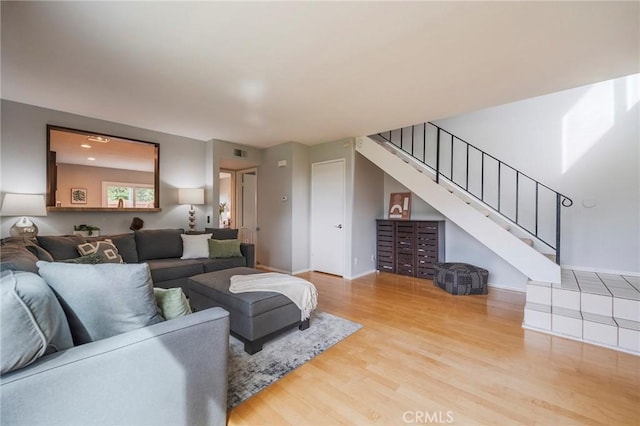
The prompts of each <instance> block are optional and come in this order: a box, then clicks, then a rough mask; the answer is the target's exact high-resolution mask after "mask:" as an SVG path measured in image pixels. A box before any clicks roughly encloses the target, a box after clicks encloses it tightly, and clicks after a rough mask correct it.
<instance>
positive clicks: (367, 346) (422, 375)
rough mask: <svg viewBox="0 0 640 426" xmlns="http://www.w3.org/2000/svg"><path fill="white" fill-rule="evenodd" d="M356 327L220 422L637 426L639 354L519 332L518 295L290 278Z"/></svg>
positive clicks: (386, 278) (314, 276)
mask: <svg viewBox="0 0 640 426" xmlns="http://www.w3.org/2000/svg"><path fill="white" fill-rule="evenodd" d="M300 276H301V277H302V278H305V279H307V280H309V281H311V282H313V283H314V284H315V285H316V287H317V288H318V292H319V304H318V309H319V310H322V311H326V312H330V313H332V314H335V315H339V316H342V317H344V318H348V319H350V320H352V321H356V322H358V323H360V324H362V325H363V326H364V327H363V328H362V329H360V330H359V331H357V332H356V333H355V334H353V335H351V336H349V337H348V338H347V339H345V340H343V341H342V342H340V343H338V344H337V345H335V346H334V347H332V348H330V349H328V350H327V351H326V352H324V353H323V354H321V355H319V356H317V357H316V358H314V359H312V360H311V361H310V362H308V363H306V364H304V365H303V366H301V367H299V368H298V369H296V370H294V371H293V372H291V373H290V374H289V375H287V376H285V377H284V378H282V379H281V380H279V381H277V382H276V383H274V384H273V385H271V386H269V387H268V388H266V389H265V390H263V391H262V392H260V393H258V394H257V395H255V396H254V397H252V398H250V399H248V400H247V401H245V402H244V403H242V404H240V405H238V406H237V407H235V408H234V409H233V410H231V412H230V413H229V424H230V425H286V424H291V425H333V424H335V425H338V424H348V425H353V424H380V425H401V424H433V423H447V424H465V425H466V424H501V425H512V424H548V425H569V424H606V425H638V424H640V357H637V356H634V355H629V354H625V353H622V352H617V351H614V350H610V349H605V348H601V347H598V346H593V345H589V344H585V343H580V342H576V341H572V340H568V339H563V338H559V337H554V336H550V335H546V334H542V333H538V332H535V331H529V330H524V329H522V327H521V324H522V316H523V306H524V294H520V293H516V292H510V291H505V290H497V289H493V288H492V289H490V290H489V295H488V296H452V295H449V294H447V293H446V292H444V291H442V290H440V289H439V288H437V287H435V286H434V285H433V283H432V282H431V281H429V280H421V279H415V278H408V277H401V276H397V275H392V274H386V273H381V274H372V275H368V276H366V277H363V278H360V279H356V280H353V281H348V280H343V279H342V278H338V277H334V276H330V275H325V274H321V273H305V274H302V275H300Z"/></svg>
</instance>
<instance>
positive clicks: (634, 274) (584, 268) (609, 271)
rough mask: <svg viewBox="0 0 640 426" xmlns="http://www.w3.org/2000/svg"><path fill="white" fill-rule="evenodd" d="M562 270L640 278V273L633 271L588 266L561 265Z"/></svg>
mask: <svg viewBox="0 0 640 426" xmlns="http://www.w3.org/2000/svg"><path fill="white" fill-rule="evenodd" d="M561 267H562V269H573V270H574V271H585V272H596V273H598V272H600V273H603V274H612V275H629V276H632V277H640V272H637V271H635V272H632V271H619V270H616V269H602V268H590V267H588V266H574V265H561Z"/></svg>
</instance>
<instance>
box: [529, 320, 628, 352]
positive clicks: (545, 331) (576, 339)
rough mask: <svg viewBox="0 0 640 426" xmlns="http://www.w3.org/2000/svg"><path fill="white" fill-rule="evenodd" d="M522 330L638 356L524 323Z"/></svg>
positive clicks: (626, 350) (623, 349)
mask: <svg viewBox="0 0 640 426" xmlns="http://www.w3.org/2000/svg"><path fill="white" fill-rule="evenodd" d="M522 328H524V329H525V330H531V331H536V332H538V333H544V334H549V335H551V336H555V337H561V338H563V339H569V340H573V341H574V342H580V343H585V344H587V345H594V346H600V347H601V348H607V349H613V350H614V351H618V352H624V353H627V354H629V355H635V356H640V353H638V352H634V351H631V350H629V349H625V348H621V347H620V346H610V345H605V344H604V343H599V342H592V341H591V340H584V339H579V338H577V337H573V336H568V335H566V334H561V333H556V332H555V331H551V330H543V329H541V328H535V327H531V326H529V325H525V324H524V323H523V324H522Z"/></svg>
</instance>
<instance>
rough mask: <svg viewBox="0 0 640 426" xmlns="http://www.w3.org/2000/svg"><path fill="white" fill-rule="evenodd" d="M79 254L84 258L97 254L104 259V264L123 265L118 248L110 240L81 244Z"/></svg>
mask: <svg viewBox="0 0 640 426" xmlns="http://www.w3.org/2000/svg"><path fill="white" fill-rule="evenodd" d="M78 253H80V254H81V255H83V256H87V255H89V254H97V255H99V256H100V258H101V259H102V263H123V262H122V256H120V254H119V253H118V248H117V247H116V246H115V244H113V242H112V241H111V240H109V239H106V240H102V241H93V242H86V243H83V244H80V245H79V246H78Z"/></svg>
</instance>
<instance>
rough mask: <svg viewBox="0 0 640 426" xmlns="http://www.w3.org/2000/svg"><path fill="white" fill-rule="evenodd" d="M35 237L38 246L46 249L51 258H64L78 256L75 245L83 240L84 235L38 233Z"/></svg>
mask: <svg viewBox="0 0 640 426" xmlns="http://www.w3.org/2000/svg"><path fill="white" fill-rule="evenodd" d="M36 239H37V240H38V244H40V247H42V248H43V249H45V250H46V251H48V252H49V254H50V255H51V257H53V260H65V259H73V258H74V257H78V251H77V250H76V247H78V245H79V244H82V243H84V242H85V239H84V237H82V236H80V235H61V236H56V235H51V236H46V235H45V236H40V235H38V236H37V237H36ZM41 260H43V259H41Z"/></svg>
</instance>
